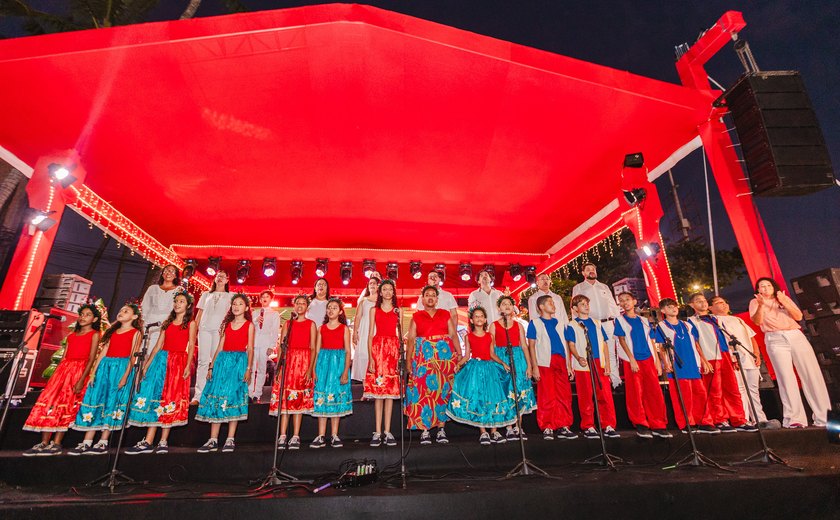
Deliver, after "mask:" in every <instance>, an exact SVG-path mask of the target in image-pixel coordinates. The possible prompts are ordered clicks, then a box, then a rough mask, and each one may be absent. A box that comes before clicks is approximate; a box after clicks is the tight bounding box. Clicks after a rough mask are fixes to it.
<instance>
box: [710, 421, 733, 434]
mask: <svg viewBox="0 0 840 520" xmlns="http://www.w3.org/2000/svg"><path fill="white" fill-rule="evenodd" d="M715 428H717V429H718V430H720V432H721V433H735V431H736V430H735V428H733V427H732V426H729V423H727V422H722V423H720V424H716V425H715Z"/></svg>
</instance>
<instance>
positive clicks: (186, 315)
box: [160, 291, 194, 330]
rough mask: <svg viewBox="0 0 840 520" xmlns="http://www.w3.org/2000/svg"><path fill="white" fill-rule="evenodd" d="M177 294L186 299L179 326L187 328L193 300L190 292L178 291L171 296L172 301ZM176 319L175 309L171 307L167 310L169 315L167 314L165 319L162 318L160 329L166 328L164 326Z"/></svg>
mask: <svg viewBox="0 0 840 520" xmlns="http://www.w3.org/2000/svg"><path fill="white" fill-rule="evenodd" d="M179 296H183V297H184V298H186V299H187V308H186V310H184V318H183V319H182V320H181V328H182V329H187V328H189V326H190V322H191V321H192V312H193V301H194V300H193V297H192V294H190V293H188V292H186V291H179V292H177V293H175V296H173V297H172V300H173V301H174V300H175V298H177V297H179ZM176 319H178V315H176V314H175V309H174V308H173V309H172V310H171V311H169V316H167V317H166V319H165V320H163V323H161V324H160V330H166V328H167V327H169V326H170V325H172V322H174V321H175V320H176Z"/></svg>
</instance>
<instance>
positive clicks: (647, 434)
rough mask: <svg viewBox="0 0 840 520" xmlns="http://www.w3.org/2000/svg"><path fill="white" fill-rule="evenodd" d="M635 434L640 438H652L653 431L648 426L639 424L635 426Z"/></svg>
mask: <svg viewBox="0 0 840 520" xmlns="http://www.w3.org/2000/svg"><path fill="white" fill-rule="evenodd" d="M636 436H637V437H641V438H642V439H653V432H651V431H650V428H648V427H647V426H642V425H641V424H640V425H638V426H636Z"/></svg>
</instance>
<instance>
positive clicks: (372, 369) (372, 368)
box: [368, 358, 376, 374]
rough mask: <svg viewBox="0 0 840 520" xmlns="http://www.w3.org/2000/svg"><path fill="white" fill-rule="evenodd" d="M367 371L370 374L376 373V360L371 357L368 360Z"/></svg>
mask: <svg viewBox="0 0 840 520" xmlns="http://www.w3.org/2000/svg"><path fill="white" fill-rule="evenodd" d="M368 372H370V373H371V374H375V373H376V361H374V360H373V359H372V358H371V360H370V361H369V362H368Z"/></svg>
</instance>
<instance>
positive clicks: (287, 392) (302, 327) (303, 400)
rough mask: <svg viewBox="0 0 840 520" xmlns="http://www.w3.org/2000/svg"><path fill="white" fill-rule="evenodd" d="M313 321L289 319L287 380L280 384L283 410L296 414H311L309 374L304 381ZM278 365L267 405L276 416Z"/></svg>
mask: <svg viewBox="0 0 840 520" xmlns="http://www.w3.org/2000/svg"><path fill="white" fill-rule="evenodd" d="M314 324H315V322H313V321H312V320H303V321H297V320H295V321H292V322H290V327H291V329H290V334H291V336H290V337H289V345H288V350H287V351H286V380H285V384H284V386H283V395H284V399H283V413H286V414H290V415H295V414H304V413H312V410H313V403H312V385H313V383H312V376H311V374H310V377H309V381H308V382H307V381H306V377H305V376H306V371H307V370H309V364H310V363H311V361H312V351H311V350H310V341H311V339H312V326H313V325H314ZM280 373H281V367H280V366H279V365H278V366H277V377H275V378H274V385H273V386H272V388H271V402H270V404H269V406H268V413H269V414H270V415H277V407H278V401H279V396H280Z"/></svg>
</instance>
